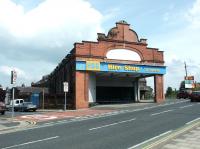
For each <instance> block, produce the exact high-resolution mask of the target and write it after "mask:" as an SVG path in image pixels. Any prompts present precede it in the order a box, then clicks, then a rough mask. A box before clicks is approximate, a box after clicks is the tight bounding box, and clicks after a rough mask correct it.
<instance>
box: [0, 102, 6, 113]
mask: <svg viewBox="0 0 200 149" xmlns="http://www.w3.org/2000/svg"><path fill="white" fill-rule="evenodd" d="M5 111H6V105H5V103H4V102H2V101H0V113H1V114H2V115H4V114H5Z"/></svg>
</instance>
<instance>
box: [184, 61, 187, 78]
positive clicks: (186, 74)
mask: <svg viewBox="0 0 200 149" xmlns="http://www.w3.org/2000/svg"><path fill="white" fill-rule="evenodd" d="M184 64H185V76H186V77H187V76H188V75H187V65H186V62H184Z"/></svg>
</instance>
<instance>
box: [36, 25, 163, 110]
mask: <svg viewBox="0 0 200 149" xmlns="http://www.w3.org/2000/svg"><path fill="white" fill-rule="evenodd" d="M146 41H147V40H146V39H139V38H138V35H137V33H136V32H135V31H134V30H132V29H130V25H129V24H128V23H127V22H125V21H120V22H117V23H116V27H114V28H112V29H110V31H109V32H108V34H107V35H105V34H103V33H98V38H97V42H91V41H82V42H81V43H75V44H74V48H73V49H72V50H71V52H70V53H69V54H68V55H67V56H66V57H65V58H64V59H63V60H62V62H61V63H60V64H59V65H58V66H57V67H56V68H55V69H54V71H53V72H52V73H51V74H49V75H48V76H45V79H43V80H40V81H39V82H38V83H35V84H33V86H45V87H48V88H49V92H50V93H51V94H55V95H63V82H64V81H67V82H68V83H69V92H68V94H67V103H68V105H69V106H70V107H71V108H75V109H79V108H87V107H88V105H89V103H95V102H106V101H108V102H109V101H129V102H134V101H139V100H140V98H141V97H142V95H141V94H142V93H144V91H145V86H146V81H145V78H146V77H154V92H155V102H163V101H164V91H163V75H164V74H165V73H166V67H165V66H164V60H163V59H164V58H163V51H159V50H158V49H157V48H149V47H147V42H146ZM142 84H144V85H142ZM141 85H142V86H141Z"/></svg>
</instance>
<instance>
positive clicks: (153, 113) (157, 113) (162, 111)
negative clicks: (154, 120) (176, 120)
mask: <svg viewBox="0 0 200 149" xmlns="http://www.w3.org/2000/svg"><path fill="white" fill-rule="evenodd" d="M170 111H174V110H172V109H171V110H166V111H162V112H158V113H153V114H151V116H155V115H159V114H163V113H167V112H170Z"/></svg>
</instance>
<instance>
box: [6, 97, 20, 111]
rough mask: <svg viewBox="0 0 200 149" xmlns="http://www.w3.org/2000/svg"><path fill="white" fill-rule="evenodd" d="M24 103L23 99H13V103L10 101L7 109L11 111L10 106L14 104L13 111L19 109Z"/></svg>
mask: <svg viewBox="0 0 200 149" xmlns="http://www.w3.org/2000/svg"><path fill="white" fill-rule="evenodd" d="M23 103H24V99H14V103H13V100H11V101H10V104H9V105H7V106H6V107H7V109H9V110H11V109H12V104H14V110H17V109H19V108H20V107H21V106H22V105H23Z"/></svg>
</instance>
